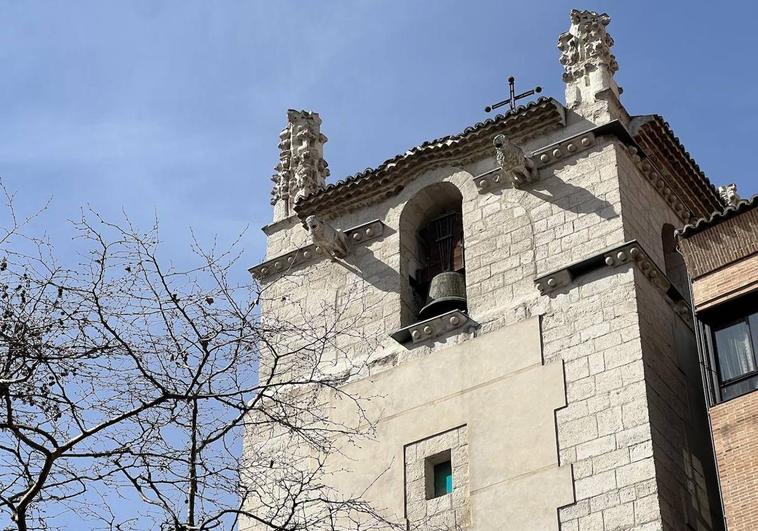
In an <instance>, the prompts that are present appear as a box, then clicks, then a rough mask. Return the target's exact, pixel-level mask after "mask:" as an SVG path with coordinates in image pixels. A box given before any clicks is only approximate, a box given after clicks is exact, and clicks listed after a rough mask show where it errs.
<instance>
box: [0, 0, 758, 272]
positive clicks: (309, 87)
mask: <svg viewBox="0 0 758 531" xmlns="http://www.w3.org/2000/svg"><path fill="white" fill-rule="evenodd" d="M685 5H686V11H685V9H684V6H685ZM732 5H733V6H734V10H733V11H726V12H722V11H718V13H720V14H719V15H718V18H716V16H715V15H716V13H715V12H714V9H713V4H711V3H709V2H687V3H686V4H685V3H684V2H677V3H675V2H652V1H637V2H586V3H583V4H581V5H577V4H576V3H569V2H562V1H555V0H551V1H547V0H532V1H530V2H524V1H519V2H511V1H507V2H506V1H502V0H501V1H490V2H485V1H467V2H460V1H447V0H434V1H431V0H429V1H417V0H410V1H402V2H401V1H395V2H390V1H383V2H379V1H368V0H367V1H361V2H357V1H356V2H352V3H348V2H325V1H322V2H304V1H301V2H295V1H282V0H278V1H276V2H254V1H250V0H244V1H223V2H195V1H188V0H181V1H165V2H161V1H157V0H149V1H130V2H101V1H92V2H86V1H72V0H68V1H59V2H53V1H50V2H10V1H5V2H0V7H1V8H2V9H1V10H0V12H1V13H2V15H1V16H2V25H3V28H4V30H3V32H2V34H0V65H1V66H2V75H0V116H2V117H3V119H2V121H1V122H0V176H2V178H3V179H4V181H5V182H6V184H7V185H8V186H9V187H10V188H11V189H13V190H16V191H17V192H18V202H19V205H21V206H29V207H30V208H31V207H32V206H35V205H39V204H40V203H42V202H43V201H44V200H45V199H46V198H48V197H51V198H52V204H51V207H50V209H49V210H48V212H47V213H46V214H45V216H44V220H43V222H44V225H45V227H46V228H47V230H48V231H50V233H51V235H52V237H53V238H54V240H56V241H58V242H59V245H60V246H61V251H62V252H65V246H66V245H67V242H68V241H69V240H68V238H69V236H70V231H69V229H68V227H67V226H66V225H65V224H64V223H61V220H64V219H68V218H72V217H76V216H77V213H78V209H79V208H80V207H81V206H82V205H87V204H89V205H92V206H93V207H95V208H97V209H98V210H100V211H102V212H103V213H105V214H106V215H107V216H111V217H115V216H118V215H119V214H120V211H121V210H122V209H125V210H126V211H127V212H128V213H129V215H130V216H131V217H132V218H133V219H135V220H137V221H138V222H142V221H144V223H145V224H147V223H149V221H150V220H151V219H152V217H153V215H157V216H158V217H159V219H160V221H161V225H162V232H163V238H164V241H165V242H166V245H167V249H166V252H167V253H168V255H169V256H171V257H174V258H176V259H177V260H178V261H181V260H183V259H184V258H186V257H187V256H188V252H187V250H186V242H187V241H188V227H190V226H192V227H193V228H194V229H195V230H197V231H198V232H199V233H200V234H201V237H203V238H210V237H211V235H213V234H218V235H219V236H220V237H221V239H222V240H223V239H224V238H226V237H228V238H229V239H231V237H232V236H233V235H234V234H236V233H237V232H239V230H240V229H241V228H243V227H245V226H250V230H249V232H248V234H247V236H246V239H245V247H246V249H247V258H246V260H247V264H249V265H252V264H253V263H255V262H256V261H257V260H258V259H259V258H260V257H261V256H262V254H263V250H262V246H263V238H262V233H260V231H259V230H258V227H260V226H261V225H263V224H265V223H267V222H268V221H269V220H270V215H271V212H270V206H269V204H268V197H269V188H270V181H269V177H270V175H271V174H272V168H273V166H274V164H275V163H276V160H277V147H276V145H277V141H278V138H277V135H278V132H279V131H280V130H281V128H282V127H283V125H284V121H285V112H286V109H287V108H289V107H293V108H307V109H311V110H315V111H318V112H319V113H321V116H322V118H323V121H324V124H323V131H324V132H325V134H326V135H327V136H328V137H329V139H330V140H329V143H328V144H327V145H326V158H327V160H328V161H329V164H330V167H331V169H332V177H331V178H332V179H339V178H342V177H345V176H346V175H349V174H352V173H354V172H356V171H358V170H361V169H363V168H365V167H368V166H375V165H376V164H378V163H380V162H381V161H383V160H384V159H386V158H389V157H391V156H393V155H394V154H396V153H400V152H403V151H405V150H406V149H407V148H409V147H411V146H413V145H415V144H418V143H420V142H422V141H423V140H426V139H429V138H434V137H438V136H441V135H445V134H448V133H452V132H457V131H460V130H462V129H463V128H464V127H466V126H467V125H470V124H471V123H473V122H476V121H478V120H481V119H482V118H484V117H485V116H486V115H485V114H484V113H483V112H482V107H483V106H484V105H486V104H488V103H491V102H492V101H495V100H498V99H500V98H502V97H503V96H504V93H505V92H504V91H505V87H504V85H505V78H506V77H507V76H508V75H511V74H513V75H515V76H517V79H518V81H519V83H520V87H522V88H528V87H531V86H533V85H535V84H540V85H542V86H543V87H544V89H545V91H544V94H545V95H548V96H553V97H555V98H557V99H559V100H562V99H563V84H562V81H561V67H560V65H559V63H558V51H557V50H556V48H555V43H556V40H557V37H558V34H559V33H560V32H562V31H565V30H566V29H567V27H568V12H569V10H570V9H571V7H577V6H578V7H582V8H592V9H598V10H605V11H607V12H609V13H610V14H611V16H612V19H613V20H612V22H611V26H610V31H611V34H612V35H613V36H614V38H615V40H616V46H615V53H616V56H617V58H618V61H619V64H620V67H621V69H620V71H619V72H618V74H617V81H618V82H619V84H620V85H622V86H623V87H624V89H625V93H624V96H623V101H624V103H625V105H626V106H627V109H628V110H629V111H630V112H631V113H632V114H647V113H661V114H663V115H664V116H665V117H666V118H667V119H668V120H669V122H670V123H671V124H672V126H673V127H674V130H675V131H676V133H677V134H678V135H679V136H680V138H681V139H682V141H683V142H684V144H685V146H686V147H687V148H688V149H689V151H690V152H691V153H692V154H693V156H694V157H695V158H696V160H697V161H698V162H699V163H700V165H701V167H702V168H703V169H704V170H705V171H706V173H707V174H708V175H709V176H710V177H711V179H712V180H713V181H714V182H717V183H721V182H731V181H735V182H737V183H739V184H740V188H741V190H742V193H743V195H749V194H751V193H755V192H757V191H758V177H756V172H755V170H754V169H753V167H754V166H753V162H752V157H751V156H750V155H749V154H750V153H752V152H753V151H754V150H755V148H754V142H755V141H756V138H758V135H757V134H756V122H757V119H758V103H756V99H755V98H753V97H752V92H753V88H754V87H755V86H756V81H758V79H756V78H758V68H757V67H758V60H756V56H755V51H756V47H755V44H754V41H753V33H754V28H753V27H752V25H753V22H754V20H755V19H756V18H758V7H757V6H756V4H753V3H748V2H744V3H741V4H739V5H738V3H733V4H732Z"/></svg>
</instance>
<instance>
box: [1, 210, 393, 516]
mask: <svg viewBox="0 0 758 531" xmlns="http://www.w3.org/2000/svg"><path fill="white" fill-rule="evenodd" d="M9 208H12V205H9ZM13 217H14V219H15V216H13ZM75 229H76V231H77V236H78V239H77V241H76V247H77V248H80V249H82V252H80V253H79V254H78V256H79V259H78V262H77V263H75V264H73V265H68V266H63V265H59V264H58V262H57V261H56V260H55V253H54V252H53V249H52V247H51V246H50V245H48V244H47V243H45V242H43V241H41V240H36V239H33V238H29V237H27V236H25V235H23V234H22V231H20V230H19V224H18V223H17V222H15V221H13V222H12V223H11V224H10V228H9V229H8V230H7V231H6V236H5V237H4V238H1V239H0V256H2V261H1V262H0V311H2V320H1V321H0V401H1V402H2V404H1V406H2V413H0V510H2V511H4V512H5V513H6V514H10V516H11V518H12V521H13V523H14V525H15V528H17V529H18V530H20V531H24V530H27V529H47V528H51V527H54V522H53V519H52V517H51V511H52V510H53V509H52V508H61V507H63V508H65V509H66V510H69V511H70V510H77V511H78V512H79V514H80V515H82V516H83V517H84V516H85V515H88V516H90V517H92V516H93V515H96V516H97V518H98V519H99V520H100V522H101V523H100V524H98V525H100V526H101V527H102V528H105V529H166V530H172V531H180V530H187V531H189V530H194V529H230V528H232V527H233V526H234V525H235V524H236V523H237V522H238V519H239V517H240V516H241V515H244V516H245V517H246V518H248V519H249V520H251V521H255V522H258V523H260V524H261V525H262V526H263V528H269V529H280V530H293V531H294V530H301V529H302V530H305V529H343V528H344V529H387V528H391V527H393V524H391V523H389V522H387V521H385V520H384V519H383V518H381V517H380V516H379V515H378V514H377V513H376V512H375V510H374V508H372V507H370V506H369V505H368V504H367V503H366V502H364V501H363V500H362V499H360V497H358V498H350V497H344V496H342V495H341V494H340V493H338V492H335V491H333V490H332V489H331V488H330V487H329V486H328V481H326V478H325V476H324V475H325V473H326V468H325V466H324V464H325V462H326V460H328V459H329V456H330V455H332V454H333V453H336V452H339V451H340V448H339V445H338V444H337V443H336V442H335V441H338V440H339V441H345V440H348V441H351V440H355V439H356V438H357V437H361V436H366V435H370V434H368V433H365V430H366V429H367V428H366V426H369V425H370V424H369V423H368V422H362V423H361V426H363V427H362V428H360V429H359V428H358V427H357V426H352V425H345V424H339V423H336V422H334V421H333V420H331V419H330V418H329V416H328V415H326V414H325V413H323V412H321V408H320V405H322V403H323V396H324V393H330V394H331V395H332V396H339V397H341V398H342V399H344V400H347V401H349V402H350V403H351V404H352V405H353V406H354V407H355V410H356V412H357V413H358V415H359V416H360V414H361V412H362V406H361V403H360V402H359V401H358V400H357V399H355V398H354V397H350V396H347V395H345V394H344V392H343V390H342V389H343V387H342V384H343V383H344V382H345V381H346V380H347V379H349V378H350V377H352V376H353V375H354V374H355V373H356V371H360V370H361V369H362V368H361V367H360V366H356V365H354V364H352V363H350V361H349V360H350V357H349V356H348V353H347V352H345V353H341V352H340V350H339V348H337V345H336V342H335V338H337V337H339V336H340V335H342V334H348V333H350V332H349V330H350V329H351V326H350V323H349V322H347V320H346V319H344V318H342V316H340V315H339V310H338V309H337V308H334V307H331V308H330V307H326V306H325V307H324V308H322V309H321V314H320V315H318V316H315V317H314V315H313V314H312V312H311V314H310V315H309V318H308V319H307V320H305V321H304V320H303V319H302V316H301V317H300V318H292V319H289V318H285V317H283V316H282V317H281V318H280V317H278V316H274V315H269V316H267V318H266V319H262V318H261V316H260V312H259V310H258V305H259V302H260V300H261V296H262V291H261V290H260V288H259V287H258V286H257V285H256V284H255V283H253V282H246V281H242V282H237V281H235V280H233V279H234V278H237V276H236V275H235V272H236V271H238V270H239V269H240V268H241V267H242V266H241V265H239V264H238V258H239V256H238V255H237V254H235V253H236V251H235V249H236V247H235V246H234V245H232V246H231V250H227V251H224V252H217V250H216V249H214V248H211V249H210V250H204V249H201V247H200V246H199V245H197V244H195V245H194V246H193V249H194V251H195V257H196V262H197V264H196V265H195V266H194V267H192V268H188V269H179V268H177V267H174V266H172V265H165V264H166V262H165V261H163V260H162V259H160V258H159V243H160V241H159V232H158V228H157V225H156V226H154V227H152V228H151V229H150V230H148V231H146V232H140V231H138V230H137V229H135V228H134V227H133V226H132V225H131V224H130V223H129V222H128V220H127V221H125V222H124V223H121V224H112V223H108V222H106V221H105V220H103V219H101V218H100V217H99V216H98V215H97V214H95V213H92V212H88V213H86V214H85V215H84V216H83V217H82V219H81V220H80V221H79V222H77V223H76V224H75ZM0 236H2V235H0ZM290 310H293V311H305V309H303V308H298V307H297V305H293V306H292V308H290ZM304 322H305V323H306V324H303V323H304ZM327 353H328V356H327ZM335 353H337V355H336V357H335ZM327 360H328V361H327ZM366 420H367V419H366ZM245 425H247V429H248V430H252V431H253V432H254V433H255V434H257V435H258V436H259V438H258V439H255V437H249V438H248V440H249V441H250V440H252V441H253V444H252V446H251V447H249V448H248V451H247V452H245V453H244V460H243V453H242V452H241V451H240V447H241V441H242V435H243V430H244V428H245ZM369 429H370V428H369ZM267 437H270V438H271V439H270V440H269V439H267ZM276 440H278V441H287V445H288V447H287V448H283V447H282V445H281V444H276V443H272V441H276ZM259 443H260V444H259ZM293 447H297V448H301V449H303V453H302V455H301V457H300V458H295V457H293V456H295V455H297V453H293V452H291V451H290V450H291V449H292V448H293ZM284 450H288V451H287V452H286V454H285V453H284ZM241 470H242V472H241ZM243 475H244V477H243ZM135 495H136V497H137V498H138V499H139V500H140V504H139V510H138V512H135V511H136V510H131V512H129V511H127V512H126V514H125V511H124V509H123V508H119V507H118V505H119V504H120V503H122V502H121V497H125V498H129V497H132V498H134V497H135ZM117 502H118V503H117ZM129 507H134V505H130V506H129ZM56 510H58V509H56Z"/></svg>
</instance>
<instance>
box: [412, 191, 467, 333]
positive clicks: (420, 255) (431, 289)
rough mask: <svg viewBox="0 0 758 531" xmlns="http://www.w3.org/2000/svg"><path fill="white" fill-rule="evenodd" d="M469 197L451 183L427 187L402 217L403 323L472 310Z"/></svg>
mask: <svg viewBox="0 0 758 531" xmlns="http://www.w3.org/2000/svg"><path fill="white" fill-rule="evenodd" d="M462 201H463V198H462V196H461V193H460V191H459V190H458V189H457V188H456V187H455V186H454V185H452V184H450V183H437V184H434V185H431V186H429V187H427V188H424V189H423V190H421V191H420V192H419V193H418V194H416V196H414V197H413V199H411V200H410V201H409V202H408V203H407V204H406V206H405V208H404V209H403V214H402V215H401V218H400V245H401V262H400V269H401V271H400V273H401V276H402V280H403V286H402V292H401V298H402V303H403V308H402V315H401V320H402V322H403V326H406V325H409V324H412V323H414V322H417V321H419V320H423V319H429V318H430V317H434V316H437V315H441V314H442V313H445V312H447V311H450V310H454V309H457V310H465V309H466V287H465V286H466V283H465V274H466V264H465V259H464V247H463V217H462V212H461V207H462Z"/></svg>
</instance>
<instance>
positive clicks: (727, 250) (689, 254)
mask: <svg viewBox="0 0 758 531" xmlns="http://www.w3.org/2000/svg"><path fill="white" fill-rule="evenodd" d="M679 245H680V247H681V248H682V253H683V254H684V257H685V261H686V262H687V269H688V270H689V272H690V276H691V277H692V278H697V277H699V276H701V275H704V274H706V273H708V272H710V271H713V270H715V269H718V268H719V267H721V266H724V265H726V264H729V263H731V262H734V261H735V260H739V259H740V258H744V257H746V256H748V255H751V254H753V253H755V251H756V249H758V208H753V209H752V210H748V211H746V212H743V213H741V214H738V215H736V216H734V217H732V218H729V219H727V220H726V221H723V222H721V223H719V224H718V225H715V226H713V227H710V228H708V229H705V230H703V231H702V232H698V233H696V234H693V235H692V236H689V237H687V238H683V239H682V240H681V241H680V244H679Z"/></svg>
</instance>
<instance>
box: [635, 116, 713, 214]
mask: <svg viewBox="0 0 758 531" xmlns="http://www.w3.org/2000/svg"><path fill="white" fill-rule="evenodd" d="M630 132H631V134H632V136H633V137H634V139H635V141H636V142H637V144H638V145H639V146H640V148H642V151H644V153H645V154H646V155H647V156H648V158H650V160H651V162H652V163H653V164H654V165H655V166H656V167H657V168H658V170H659V173H660V174H661V175H664V176H665V181H666V183H667V184H668V186H669V187H670V188H671V190H672V191H673V192H674V193H675V194H676V195H677V196H678V197H679V198H680V199H681V200H682V201H683V203H684V206H685V207H686V208H687V209H688V210H689V211H690V212H691V213H692V214H693V216H694V217H696V218H699V217H703V216H708V215H710V214H711V213H712V212H714V211H715V210H721V209H722V208H724V206H726V205H725V204H724V202H723V200H722V199H721V197H720V196H719V193H718V191H717V190H716V187H715V186H713V184H711V182H710V181H709V180H708V177H706V176H705V174H704V173H703V171H702V170H701V169H700V167H699V166H698V165H697V163H696V162H695V161H694V160H693V158H692V157H691V156H690V154H689V153H688V152H687V150H686V149H685V148H684V146H683V145H682V143H681V142H680V141H679V139H678V138H677V137H676V136H675V135H674V132H673V131H672V130H671V127H670V126H669V124H668V123H667V122H666V121H665V120H664V119H663V118H662V117H661V116H658V115H649V116H635V117H634V118H633V119H632V121H631V123H630ZM686 222H687V221H685V223H686Z"/></svg>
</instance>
